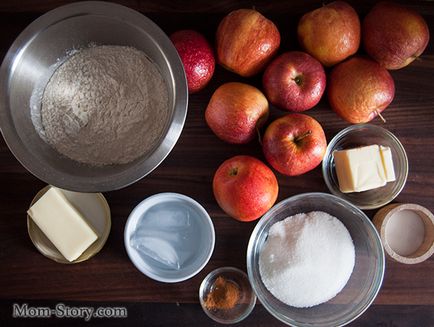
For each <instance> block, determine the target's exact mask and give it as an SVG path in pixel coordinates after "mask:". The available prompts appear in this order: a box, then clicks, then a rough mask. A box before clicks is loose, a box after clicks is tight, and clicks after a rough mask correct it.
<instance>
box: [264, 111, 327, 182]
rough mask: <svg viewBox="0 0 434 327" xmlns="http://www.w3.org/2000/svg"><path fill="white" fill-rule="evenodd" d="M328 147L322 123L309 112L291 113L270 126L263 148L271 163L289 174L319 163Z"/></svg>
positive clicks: (304, 171)
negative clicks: (307, 113) (308, 113)
mask: <svg viewBox="0 0 434 327" xmlns="http://www.w3.org/2000/svg"><path fill="white" fill-rule="evenodd" d="M326 148H327V141H326V138H325V134H324V131H323V129H322V127H321V125H320V124H319V123H318V122H317V121H316V120H315V119H313V118H312V117H310V116H308V115H305V114H288V115H286V116H283V117H281V118H278V119H276V120H275V121H274V122H272V123H271V124H270V126H268V128H267V130H266V131H265V134H264V137H263V139H262V149H263V151H264V155H265V158H266V159H267V161H268V163H269V164H270V165H271V166H273V168H274V169H276V170H277V171H279V172H280V173H282V174H284V175H288V176H297V175H301V174H304V173H306V172H308V171H310V170H312V169H314V168H315V167H316V166H318V165H319V164H320V163H321V161H322V158H323V157H324V153H325V151H326Z"/></svg>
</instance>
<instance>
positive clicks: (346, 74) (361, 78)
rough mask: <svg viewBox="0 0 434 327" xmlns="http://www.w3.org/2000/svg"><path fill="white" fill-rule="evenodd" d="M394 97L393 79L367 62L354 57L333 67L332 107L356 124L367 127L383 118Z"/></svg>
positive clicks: (377, 66)
mask: <svg viewBox="0 0 434 327" xmlns="http://www.w3.org/2000/svg"><path fill="white" fill-rule="evenodd" d="M394 95H395V83H394V82H393V78H392V76H390V74H389V72H388V71H387V70H386V69H385V68H383V67H381V66H380V65H379V64H378V63H377V62H375V61H373V60H371V59H368V58H363V57H353V58H351V59H349V60H347V61H345V62H343V63H340V64H339V65H337V66H336V67H334V68H333V70H332V72H331V74H330V79H329V84H328V98H329V102H330V106H331V107H332V109H333V110H334V111H335V112H336V113H337V114H338V115H339V116H341V117H342V118H343V119H345V120H346V121H347V122H350V123H353V124H358V123H367V122H369V121H371V120H372V119H374V118H375V117H376V116H378V115H380V113H381V112H382V111H383V110H384V109H386V108H387V106H388V105H389V104H390V103H391V102H392V100H393V97H394ZM380 117H381V118H382V116H381V115H380Z"/></svg>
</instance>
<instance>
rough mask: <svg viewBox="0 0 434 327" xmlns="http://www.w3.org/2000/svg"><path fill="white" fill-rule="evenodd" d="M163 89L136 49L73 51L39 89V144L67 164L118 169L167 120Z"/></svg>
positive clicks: (144, 148)
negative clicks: (70, 161) (65, 159)
mask: <svg viewBox="0 0 434 327" xmlns="http://www.w3.org/2000/svg"><path fill="white" fill-rule="evenodd" d="M168 97H169V95H168V89H167V86H166V84H165V82H164V79H163V77H162V75H161V73H160V72H159V71H158V69H157V67H156V66H155V65H154V64H153V63H152V62H151V61H150V60H149V59H148V58H147V57H146V55H145V54H144V53H143V52H142V51H139V50H137V49H134V48H131V47H124V46H94V47H90V48H86V49H83V50H80V51H77V52H74V53H73V54H72V55H71V56H70V57H69V58H68V59H67V60H66V61H65V62H64V63H63V64H61V65H60V66H59V67H58V68H57V69H56V70H55V72H54V74H53V75H52V76H51V78H50V80H49V82H48V84H47V85H46V87H45V90H44V93H43V96H42V103H41V109H40V110H41V112H40V120H41V126H42V130H41V131H40V134H42V136H43V139H44V140H45V141H46V142H48V143H49V144H50V145H51V146H52V147H53V148H55V149H56V150H57V151H58V152H60V153H61V154H63V155H65V156H66V157H69V158H71V159H73V160H76V161H79V162H82V163H86V164H90V165H93V166H103V165H111V164H124V163H128V162H131V161H133V160H134V159H137V158H139V157H141V156H143V155H144V154H146V153H147V152H149V151H150V150H151V149H152V148H153V147H154V146H155V145H156V142H157V141H158V139H159V137H160V136H161V135H162V133H163V131H164V128H165V125H166V122H167V119H168V117H169V102H168Z"/></svg>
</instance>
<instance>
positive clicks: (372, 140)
mask: <svg viewBox="0 0 434 327" xmlns="http://www.w3.org/2000/svg"><path fill="white" fill-rule="evenodd" d="M373 144H378V145H383V146H387V147H389V148H390V150H391V152H392V159H393V166H394V170H395V176H396V180H395V181H394V182H389V183H387V184H386V185H385V186H383V187H379V188H376V189H373V190H369V191H364V192H353V193H342V192H341V191H340V189H339V183H338V179H337V175H336V169H335V162H334V158H333V152H334V151H336V150H345V149H352V148H357V147H360V146H365V145H373ZM322 173H323V177H324V181H325V183H326V184H327V187H328V189H329V190H330V192H331V193H333V194H334V195H336V196H338V197H340V198H342V199H344V200H347V201H349V202H351V203H352V204H354V205H356V206H357V207H359V208H360V209H376V208H380V207H382V206H384V205H386V204H388V203H389V202H391V201H392V200H393V199H394V198H396V197H397V196H398V194H399V193H400V192H401V191H402V189H403V188H404V186H405V183H406V181H407V174H408V159H407V154H406V152H405V149H404V147H403V146H402V144H401V142H399V140H398V138H397V137H396V136H395V135H393V134H392V133H391V132H389V131H388V130H387V129H385V128H382V127H379V126H376V125H371V124H359V125H351V126H349V127H347V128H345V129H343V130H342V131H340V132H339V133H338V134H336V136H335V137H334V138H333V139H332V140H331V141H330V143H329V145H328V146H327V151H326V153H325V155H324V159H323V162H322Z"/></svg>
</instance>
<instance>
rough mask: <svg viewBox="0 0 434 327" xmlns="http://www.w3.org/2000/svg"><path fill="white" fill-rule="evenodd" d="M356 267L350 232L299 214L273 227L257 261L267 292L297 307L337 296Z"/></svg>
mask: <svg viewBox="0 0 434 327" xmlns="http://www.w3.org/2000/svg"><path fill="white" fill-rule="evenodd" d="M354 263H355V251H354V245H353V241H352V239H351V236H350V233H349V232H348V230H347V229H346V227H345V226H344V225H343V224H342V223H341V222H340V221H339V220H338V219H337V218H335V217H333V216H331V215H329V214H328V213H325V212H321V211H313V212H309V213H300V214H297V215H294V216H291V217H288V218H286V219H284V220H282V221H279V222H277V223H275V224H274V225H273V226H271V228H270V230H269V234H268V238H267V241H266V243H265V244H264V247H263V249H262V251H261V253H260V256H259V272H260V275H261V278H262V281H263V282H264V284H265V286H266V287H267V289H268V290H269V291H270V292H271V293H272V294H273V295H274V296H275V297H276V298H277V299H279V300H280V301H282V302H284V303H286V304H288V305H290V306H293V307H297V308H305V307H311V306H314V305H318V304H320V303H324V302H327V301H328V300H330V299H332V298H333V297H335V296H336V295H337V294H338V293H339V292H340V291H341V290H342V289H343V288H344V286H345V285H346V283H347V282H348V280H349V278H350V276H351V273H352V271H353V268H354Z"/></svg>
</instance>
